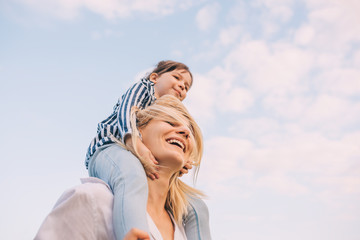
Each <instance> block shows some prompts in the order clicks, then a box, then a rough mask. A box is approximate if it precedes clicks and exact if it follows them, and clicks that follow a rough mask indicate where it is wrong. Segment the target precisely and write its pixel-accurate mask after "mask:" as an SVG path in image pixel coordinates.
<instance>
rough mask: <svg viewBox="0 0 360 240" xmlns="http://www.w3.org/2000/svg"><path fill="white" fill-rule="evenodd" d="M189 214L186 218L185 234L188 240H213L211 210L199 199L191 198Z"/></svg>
mask: <svg viewBox="0 0 360 240" xmlns="http://www.w3.org/2000/svg"><path fill="white" fill-rule="evenodd" d="M189 202H190V206H189V207H188V214H187V216H186V217H185V218H184V224H185V233H186V237H187V239H188V240H211V235H210V227H209V210H208V208H207V206H206V204H205V202H204V201H203V200H201V199H199V198H190V200H189Z"/></svg>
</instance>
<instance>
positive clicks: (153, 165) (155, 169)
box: [137, 142, 159, 180]
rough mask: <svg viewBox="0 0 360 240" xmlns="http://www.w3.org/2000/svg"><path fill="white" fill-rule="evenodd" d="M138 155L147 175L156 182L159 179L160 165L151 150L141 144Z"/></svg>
mask: <svg viewBox="0 0 360 240" xmlns="http://www.w3.org/2000/svg"><path fill="white" fill-rule="evenodd" d="M137 150H138V154H139V158H140V162H141V163H142V165H143V166H144V169H145V172H146V175H147V176H148V177H149V178H151V180H155V179H158V178H159V165H158V164H159V163H158V161H156V159H155V158H154V156H153V155H152V153H151V152H150V150H149V149H148V148H147V147H146V146H145V145H144V144H143V143H142V142H141V144H138V149H137Z"/></svg>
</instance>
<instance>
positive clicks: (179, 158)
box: [140, 119, 194, 171]
mask: <svg viewBox="0 0 360 240" xmlns="http://www.w3.org/2000/svg"><path fill="white" fill-rule="evenodd" d="M140 133H141V136H142V141H143V143H144V144H145V146H146V147H147V148H148V149H149V150H150V151H151V152H152V154H153V155H154V157H155V159H156V160H157V161H158V162H159V164H160V165H161V166H167V167H169V168H170V169H171V170H174V171H178V170H180V169H181V168H182V167H183V166H184V165H185V163H186V162H187V161H188V160H189V159H190V155H191V152H192V150H193V147H194V143H193V141H192V140H191V138H190V134H191V133H190V129H189V128H188V127H187V126H184V125H182V124H181V123H178V122H174V121H173V122H168V121H164V120H155V119H154V120H151V121H150V122H149V123H148V124H147V125H146V126H145V127H143V128H142V129H140Z"/></svg>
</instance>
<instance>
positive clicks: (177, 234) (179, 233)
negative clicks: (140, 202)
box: [147, 213, 187, 240]
mask: <svg viewBox="0 0 360 240" xmlns="http://www.w3.org/2000/svg"><path fill="white" fill-rule="evenodd" d="M169 216H170V217H171V221H172V222H173V224H174V228H175V231H174V240H187V238H186V234H185V229H184V226H183V225H180V226H179V225H178V224H177V223H176V222H175V220H174V218H173V216H172V215H171V214H169ZM147 220H148V224H149V230H150V237H151V239H153V240H163V238H162V236H161V233H160V231H159V229H158V228H157V227H156V225H155V223H154V221H153V220H152V218H151V217H150V215H149V214H148V213H147Z"/></svg>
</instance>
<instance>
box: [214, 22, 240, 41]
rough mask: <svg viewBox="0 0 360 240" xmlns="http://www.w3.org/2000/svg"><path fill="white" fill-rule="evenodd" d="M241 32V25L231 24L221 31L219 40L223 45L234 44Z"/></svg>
mask: <svg viewBox="0 0 360 240" xmlns="http://www.w3.org/2000/svg"><path fill="white" fill-rule="evenodd" d="M240 33H241V27H240V26H231V27H228V28H225V29H222V30H221V31H220V35H219V42H220V44H221V45H223V46H228V45H230V44H233V43H234V42H235V41H236V40H237V38H238V37H239V35H240Z"/></svg>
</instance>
